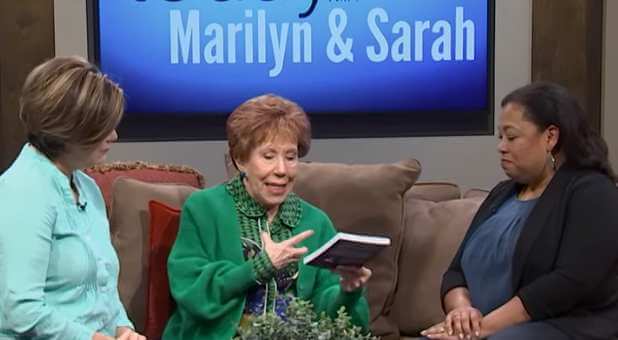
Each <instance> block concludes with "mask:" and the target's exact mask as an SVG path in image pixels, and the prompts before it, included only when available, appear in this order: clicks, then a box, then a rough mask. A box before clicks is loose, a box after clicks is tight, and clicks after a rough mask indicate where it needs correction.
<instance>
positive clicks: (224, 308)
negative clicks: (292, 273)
mask: <svg viewBox="0 0 618 340" xmlns="http://www.w3.org/2000/svg"><path fill="white" fill-rule="evenodd" d="M301 209H302V213H301V219H300V222H299V223H298V225H297V226H296V227H294V229H293V234H298V233H301V232H303V231H305V230H308V229H312V230H313V231H314V234H313V236H311V237H309V238H308V239H306V240H304V241H303V242H302V243H301V244H300V246H306V247H307V248H308V249H309V252H311V251H313V250H315V249H317V248H319V247H320V246H321V245H322V244H324V243H325V242H326V241H328V240H329V239H330V238H331V237H332V236H333V235H334V234H335V229H334V227H333V225H332V223H331V221H330V219H329V218H328V216H327V215H326V214H325V213H324V212H323V211H321V210H320V209H318V208H316V207H314V206H312V205H311V204H309V203H307V202H305V201H303V200H301ZM238 221H239V217H238V213H237V211H236V209H235V205H234V200H233V198H232V196H231V195H230V194H229V193H228V191H227V190H226V189H225V185H218V186H215V187H213V188H209V189H205V190H201V191H198V192H195V193H193V194H192V195H191V196H190V197H189V198H188V199H187V201H186V203H185V205H184V207H183V210H182V214H181V221H180V229H179V231H178V236H177V238H176V242H175V244H174V247H173V249H172V251H171V253H170V256H169V259H168V275H169V280H170V290H171V292H172V296H173V297H174V299H175V300H176V303H177V308H176V311H175V312H174V314H173V315H172V317H171V318H170V320H169V321H168V323H167V326H166V328H165V332H164V333H163V339H169V340H180V339H182V340H190V339H230V338H232V337H233V336H234V335H235V334H236V330H237V328H238V325H239V322H240V319H241V316H242V314H243V310H244V305H245V299H246V295H247V291H248V290H249V289H250V288H252V287H253V286H255V285H257V283H256V272H255V270H254V269H253V266H252V265H251V263H249V262H247V261H245V259H244V256H243V252H242V245H241V241H240V229H239V223H238ZM296 293H297V296H298V297H300V298H302V299H305V300H309V301H311V302H312V304H313V306H314V309H315V310H316V311H317V312H321V311H325V312H326V313H328V314H329V315H331V316H333V317H334V316H336V312H337V310H338V309H339V308H340V307H341V306H346V309H347V311H348V313H349V314H350V315H351V317H352V321H353V322H354V323H355V324H357V325H359V326H362V327H363V328H365V329H367V328H368V322H369V320H368V319H369V308H368V304H367V300H366V299H365V298H364V297H363V296H362V293H361V291H360V290H359V291H357V292H354V293H345V292H343V291H341V290H340V286H339V277H338V276H337V275H336V274H334V273H332V272H331V271H329V270H327V269H322V268H318V267H313V266H305V265H304V264H302V262H301V263H299V275H298V278H297V281H296Z"/></svg>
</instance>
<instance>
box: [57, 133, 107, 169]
mask: <svg viewBox="0 0 618 340" xmlns="http://www.w3.org/2000/svg"><path fill="white" fill-rule="evenodd" d="M116 140H118V134H117V133H116V130H113V131H112V132H110V134H109V135H107V137H105V139H103V140H102V141H101V142H99V143H97V144H95V145H92V146H87V147H84V146H82V145H67V147H66V149H67V150H66V151H67V152H66V153H65V156H64V157H63V158H65V159H66V161H68V162H70V163H71V164H72V165H73V166H72V167H73V168H76V169H84V168H88V167H91V166H93V165H96V164H99V163H103V162H104V161H105V159H106V158H107V153H108V152H109V150H110V149H111V147H112V144H113V143H115V142H116Z"/></svg>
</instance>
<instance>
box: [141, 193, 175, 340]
mask: <svg viewBox="0 0 618 340" xmlns="http://www.w3.org/2000/svg"><path fill="white" fill-rule="evenodd" d="M148 211H149V213H150V256H149V258H148V299H147V300H146V325H145V329H144V335H145V336H146V337H147V338H148V339H150V340H158V339H161V335H162V334H163V330H164V329H165V324H166V323H167V320H168V319H169V317H170V315H171V314H172V310H173V309H174V308H175V303H174V300H173V299H172V296H171V294H170V285H169V281H168V276H167V258H168V257H169V254H170V251H171V250H172V246H173V245H174V241H176V235H177V234H178V226H179V224H180V209H176V208H172V207H169V206H167V205H165V204H163V203H161V202H158V201H150V202H149V203H148Z"/></svg>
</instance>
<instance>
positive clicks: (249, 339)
mask: <svg viewBox="0 0 618 340" xmlns="http://www.w3.org/2000/svg"><path fill="white" fill-rule="evenodd" d="M234 339H235V340H266V339H269V340H297V339H316V340H335V339H337V340H377V339H378V338H377V337H374V336H372V335H371V334H365V333H363V331H362V329H361V328H360V327H358V326H355V325H353V324H352V320H351V318H350V316H349V315H348V314H347V313H346V311H345V308H344V307H341V308H340V309H339V310H338V311H337V317H336V318H334V319H332V318H330V317H329V316H327V315H326V313H324V312H322V313H321V314H320V315H317V314H316V313H315V312H314V311H313V306H312V305H311V303H310V302H308V301H305V300H302V299H297V298H294V299H292V301H291V302H290V305H289V307H288V309H287V313H286V318H285V320H283V319H281V318H279V317H278V316H277V315H276V314H274V313H272V312H270V313H266V314H264V315H260V316H256V317H251V318H250V322H249V323H248V325H247V326H246V327H240V328H239V329H238V336H236V337H235V338H234Z"/></svg>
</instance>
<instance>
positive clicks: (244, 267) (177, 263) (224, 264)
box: [168, 200, 255, 320]
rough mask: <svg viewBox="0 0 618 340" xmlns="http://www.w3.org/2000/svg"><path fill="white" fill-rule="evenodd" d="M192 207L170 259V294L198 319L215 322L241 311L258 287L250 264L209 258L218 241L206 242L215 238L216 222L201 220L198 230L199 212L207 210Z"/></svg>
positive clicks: (186, 210) (186, 212)
mask: <svg viewBox="0 0 618 340" xmlns="http://www.w3.org/2000/svg"><path fill="white" fill-rule="evenodd" d="M192 203H193V202H190V200H188V201H187V203H186V204H185V206H184V208H183V211H182V214H181V220H180V228H179V231H178V235H177V238H176V242H175V244H174V247H173V249H172V251H171V253H170V256H169V259H168V272H169V281H170V290H171V292H172V295H173V297H174V299H175V300H176V302H177V303H178V304H179V305H181V306H183V308H184V309H186V310H187V311H188V312H189V313H191V314H192V315H193V316H194V317H196V318H201V319H205V320H214V319H217V318H220V317H223V316H225V315H226V314H229V313H230V312H234V311H237V310H238V308H239V304H242V303H243V301H244V299H245V295H246V291H247V290H248V289H249V288H250V287H251V286H252V285H254V284H255V273H254V271H253V268H252V265H251V263H250V262H244V261H243V262H241V263H233V262H232V261H228V260H215V259H211V258H209V254H208V252H207V251H206V249H207V248H208V247H209V246H210V245H211V244H214V243H212V242H214V241H213V240H208V239H206V238H207V237H208V236H212V237H215V230H214V229H215V226H214V225H213V224H214V223H215V221H214V220H211V221H205V220H203V219H200V221H199V226H198V225H197V223H196V221H195V218H194V216H195V211H198V210H196V209H202V210H203V209H205V207H203V206H197V205H194V204H192ZM200 216H204V214H203V213H202V214H200ZM209 224H210V225H209Z"/></svg>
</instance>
